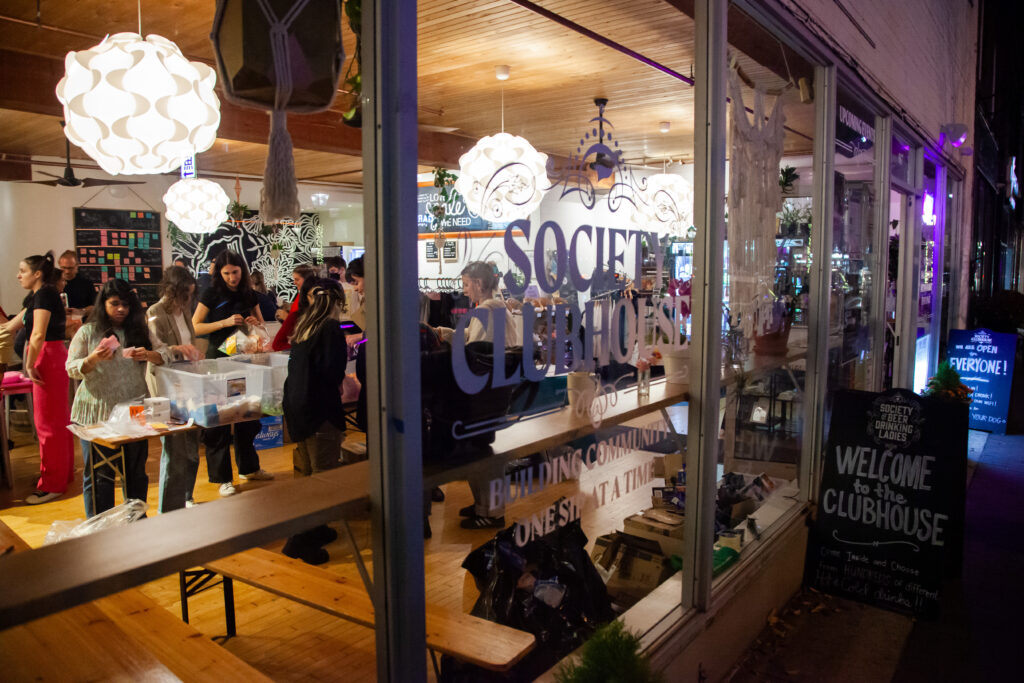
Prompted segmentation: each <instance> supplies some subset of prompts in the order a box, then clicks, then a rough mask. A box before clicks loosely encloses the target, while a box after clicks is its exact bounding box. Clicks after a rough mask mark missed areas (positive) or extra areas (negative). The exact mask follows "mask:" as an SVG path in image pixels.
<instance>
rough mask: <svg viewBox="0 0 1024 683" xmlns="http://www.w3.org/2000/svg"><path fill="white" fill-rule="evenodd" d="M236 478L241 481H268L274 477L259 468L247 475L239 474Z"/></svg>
mask: <svg viewBox="0 0 1024 683" xmlns="http://www.w3.org/2000/svg"><path fill="white" fill-rule="evenodd" d="M238 478H239V479H241V480H242V481H270V480H271V479H273V478H274V475H273V474H271V473H270V472H267V471H266V470H265V469H262V468H261V469H258V470H256V471H255V472H250V473H249V474H239V475H238Z"/></svg>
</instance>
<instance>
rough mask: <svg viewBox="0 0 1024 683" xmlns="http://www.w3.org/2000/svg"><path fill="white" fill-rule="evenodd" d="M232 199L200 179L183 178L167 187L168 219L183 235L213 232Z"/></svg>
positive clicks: (165, 201) (217, 187)
mask: <svg viewBox="0 0 1024 683" xmlns="http://www.w3.org/2000/svg"><path fill="white" fill-rule="evenodd" d="M230 203H231V200H230V199H228V195H227V193H226V192H225V191H224V188H222V187H221V186H220V185H219V184H217V183H215V182H213V181H212V180H204V179H202V178H182V179H181V180H179V181H178V182H176V183H174V184H173V185H171V186H170V187H169V188H167V192H166V193H165V194H164V204H165V205H166V206H167V220H169V221H171V222H172V223H174V224H175V225H176V226H178V227H179V228H180V229H182V230H184V231H185V232H192V233H208V232H213V231H215V230H216V229H217V228H218V227H220V224H221V223H223V222H224V220H225V219H226V218H227V213H228V205H229V204H230Z"/></svg>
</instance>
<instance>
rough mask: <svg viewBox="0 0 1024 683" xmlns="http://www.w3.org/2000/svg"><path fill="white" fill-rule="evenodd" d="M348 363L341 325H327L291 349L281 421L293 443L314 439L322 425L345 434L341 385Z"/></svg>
mask: <svg viewBox="0 0 1024 683" xmlns="http://www.w3.org/2000/svg"><path fill="white" fill-rule="evenodd" d="M347 363H348V348H347V346H346V345H345V333H344V332H343V331H342V329H341V323H328V324H326V325H324V327H323V328H321V329H320V332H318V333H317V334H316V335H315V336H313V337H311V338H310V339H307V340H306V341H304V342H300V343H298V344H293V345H292V349H291V355H290V356H289V357H288V379H286V380H285V383H284V418H285V420H287V421H288V433H289V435H291V438H292V439H293V440H294V441H301V440H302V439H307V438H309V437H311V436H313V434H315V433H316V431H317V430H318V429H319V428H320V426H321V425H322V424H323V423H324V422H330V423H331V424H333V425H334V426H335V427H337V428H338V429H340V430H342V431H344V430H345V411H344V409H343V408H342V407H341V382H342V380H344V379H345V366H346V365H347Z"/></svg>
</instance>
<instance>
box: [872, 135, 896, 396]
mask: <svg viewBox="0 0 1024 683" xmlns="http://www.w3.org/2000/svg"><path fill="white" fill-rule="evenodd" d="M875 126H876V130H875V196H876V197H877V199H876V200H875V225H876V226H877V227H876V228H875V235H874V240H873V246H874V249H875V253H876V254H877V255H878V259H877V261H876V263H877V265H876V272H875V278H874V285H873V288H874V294H873V295H872V301H873V304H872V309H873V310H872V311H871V329H872V330H873V331H874V333H873V335H872V340H871V349H872V354H871V365H872V368H871V376H872V379H873V383H874V386H872V387H868V389H869V390H871V391H881V390H882V373H883V371H884V369H885V326H886V317H885V301H886V297H887V295H888V291H889V220H890V218H891V217H890V216H889V169H890V164H891V163H892V119H891V118H889V117H888V116H878V117H875Z"/></svg>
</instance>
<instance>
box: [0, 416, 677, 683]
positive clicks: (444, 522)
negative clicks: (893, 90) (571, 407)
mask: <svg viewBox="0 0 1024 683" xmlns="http://www.w3.org/2000/svg"><path fill="white" fill-rule="evenodd" d="M684 410H685V409H684ZM680 417H681V416H680V415H677V414H673V421H674V422H676V424H677V425H678V424H679V423H680V422H683V423H685V417H684V416H683V417H682V419H680ZM652 418H653V416H652ZM652 418H649V419H652ZM12 431H13V437H14V439H15V444H16V447H15V449H14V450H13V451H12V454H11V459H12V469H13V471H14V477H15V488H14V490H13V491H10V490H8V489H6V488H3V487H2V486H0V519H2V520H3V521H4V523H6V524H7V525H8V526H10V527H11V528H12V529H13V530H14V531H15V532H16V533H18V534H19V535H21V536H22V538H24V539H25V540H26V541H27V542H28V543H29V544H30V545H32V546H33V547H37V546H39V545H42V543H43V539H44V538H45V536H46V533H47V531H48V530H49V528H50V526H51V524H52V523H53V522H54V521H58V520H75V519H82V518H84V509H83V506H82V489H81V485H82V484H81V482H82V461H81V455H80V454H79V453H77V443H76V467H75V482H74V484H72V487H71V488H70V489H69V490H68V492H67V493H66V494H65V495H64V496H63V497H62V498H60V499H59V500H56V501H53V502H51V503H47V504H44V505H36V506H27V505H25V504H24V502H23V501H24V498H25V496H27V495H28V494H30V493H32V491H33V490H34V487H35V482H36V479H37V478H38V473H39V452H38V446H37V444H36V443H35V442H34V441H33V439H32V435H31V433H29V432H28V431H19V430H18V429H17V428H16V427H14V428H13V429H12ZM150 443H151V447H150V457H149V459H148V462H147V471H148V474H149V479H150V488H149V503H150V508H151V509H150V514H151V515H153V514H156V512H155V510H156V501H157V490H156V485H157V478H158V470H159V459H160V452H159V441H157V440H152V441H151V442H150ZM291 450H292V446H290V445H286V446H285V447H284V448H275V449H271V450H267V451H262V452H261V456H260V457H261V464H262V466H263V468H264V469H266V470H268V471H270V472H273V473H274V474H275V475H276V477H278V478H284V477H290V476H291V469H292V468H291ZM650 457H651V456H650V454H648V453H642V452H633V453H631V454H629V455H628V456H627V457H624V458H622V459H620V460H618V461H616V462H614V463H610V464H608V465H606V466H604V467H601V468H595V469H594V470H593V471H587V470H585V469H584V471H583V474H582V475H581V477H580V480H579V481H568V482H563V483H562V484H559V485H558V486H555V487H552V488H550V489H547V490H544V491H542V492H539V493H536V494H534V495H533V496H531V497H530V498H529V499H527V500H525V501H516V502H514V503H513V504H512V505H510V506H509V508H508V510H507V512H506V522H507V523H512V522H513V521H515V520H517V519H521V518H525V517H527V516H528V515H529V514H531V513H534V512H537V511H538V510H540V509H542V508H543V507H544V506H546V505H548V504H550V503H551V502H553V501H554V500H556V499H557V498H558V497H560V496H563V495H574V494H576V493H577V492H579V491H583V492H587V493H588V494H589V493H590V492H591V491H592V490H593V489H594V488H595V486H599V485H600V483H601V482H606V481H610V480H611V479H612V478H613V477H615V476H617V475H621V474H622V473H624V472H626V471H627V470H630V469H632V468H634V467H636V466H637V465H638V464H640V463H642V462H644V461H647V460H650ZM206 476H207V475H206V463H205V459H204V460H203V461H202V462H201V464H200V470H199V477H198V483H197V485H196V490H195V499H196V501H198V502H199V503H200V504H202V503H204V502H207V501H212V500H215V499H218V498H219V495H218V492H217V485H216V484H211V483H209V482H207V480H206ZM660 484H661V480H658V479H655V480H654V481H651V482H650V483H649V484H648V485H645V486H643V487H641V488H639V489H636V490H634V491H632V492H631V493H629V494H626V495H623V496H622V497H620V498H618V499H617V500H615V501H614V502H608V503H607V504H605V505H603V506H601V507H597V506H596V504H595V501H594V500H593V499H591V500H589V502H588V504H587V505H586V506H585V507H584V512H583V517H582V522H583V528H584V531H585V532H586V533H587V535H588V537H589V538H590V540H591V543H592V542H593V539H594V538H596V537H597V536H598V535H600V534H603V533H609V532H611V531H613V530H615V529H620V530H621V529H622V519H623V518H625V517H626V516H628V515H630V514H632V513H634V512H638V511H641V510H643V509H644V508H646V507H648V506H649V505H650V486H657V485H660ZM273 485H274V482H273V481H270V482H253V483H243V484H241V485H240V486H239V490H240V491H241V493H240V495H245V491H246V490H251V489H254V488H257V487H260V486H273ZM444 491H445V494H446V500H445V501H444V502H442V503H434V504H433V508H432V513H431V528H432V530H433V538H431V539H430V540H428V541H426V557H425V573H426V598H427V600H428V601H429V602H431V603H432V604H435V605H438V606H442V607H447V608H449V609H453V610H456V609H458V610H463V611H467V612H468V611H469V609H470V608H471V607H472V605H473V603H474V602H475V600H476V598H477V593H476V590H475V587H474V586H473V582H472V579H471V578H469V576H468V574H467V573H466V572H465V570H463V569H462V567H461V564H462V561H463V559H465V557H466V555H467V554H468V553H469V552H470V551H471V550H472V549H473V548H475V547H477V546H479V545H481V544H483V543H484V542H486V541H487V540H488V539H489V538H490V537H491V535H492V533H493V531H491V530H481V531H468V530H465V529H462V528H461V527H460V526H459V521H460V519H459V516H458V510H459V508H461V507H463V506H465V505H468V504H469V503H470V502H471V501H472V496H471V494H470V491H469V487H468V486H467V484H466V483H465V482H453V483H451V484H448V485H446V486H445V487H444ZM116 495H117V501H118V502H120V496H121V494H120V491H119V490H118V492H117V494H116ZM350 524H351V527H352V530H353V532H354V535H355V537H356V540H357V544H358V546H359V548H360V551H361V554H362V556H363V559H364V561H365V562H367V564H368V568H369V567H371V566H372V557H371V554H372V553H371V551H370V546H371V540H370V524H369V521H368V520H365V519H364V520H352V521H350ZM334 526H335V527H336V528H337V527H339V525H338V524H334ZM343 537H344V534H342V537H340V538H339V539H338V540H337V541H335V542H334V543H332V544H331V545H329V546H328V547H327V550H328V551H329V553H330V556H331V559H330V562H329V563H328V564H327V565H325V567H326V568H327V569H329V570H331V571H334V572H337V573H338V574H340V575H344V576H348V577H351V578H352V579H354V580H356V581H359V578H358V577H359V575H358V570H357V569H356V565H355V563H354V560H353V556H352V553H351V552H350V550H349V548H348V545H347V544H344V543H343ZM282 545H283V541H281V542H278V543H276V544H272V545H270V546H267V547H268V548H270V549H272V550H279V549H280V547H281V546H282ZM370 571H371V572H372V569H370ZM142 590H143V591H144V592H145V593H146V594H147V595H148V596H149V597H151V598H153V599H154V600H156V601H157V602H158V603H159V604H161V605H162V606H163V607H165V608H167V609H168V610H171V611H173V612H174V613H176V614H180V603H179V595H178V578H177V576H171V577H166V578H164V579H161V580H158V581H154V582H152V583H149V584H146V585H144V586H143V587H142ZM235 604H236V614H237V622H238V635H237V636H236V637H234V638H231V639H230V640H227V641H226V642H225V644H224V647H226V648H228V649H229V650H230V651H231V652H233V653H234V654H236V655H238V656H239V657H240V658H242V659H243V660H245V661H246V662H248V663H249V664H251V665H252V666H253V667H255V668H256V669H258V670H260V671H262V672H263V673H265V674H266V675H267V676H269V677H271V678H273V679H275V680H281V681H314V680H315V681H334V680H337V681H352V682H355V681H373V680H376V671H375V651H374V634H373V632H372V631H371V630H369V629H367V628H364V627H361V626H357V625H354V624H351V623H348V622H345V621H342V620H340V619H336V618H333V617H330V616H328V615H325V614H323V613H321V612H319V611H317V610H314V609H312V608H308V607H305V606H303V605H299V604H297V603H295V602H292V601H290V600H286V599H284V598H278V597H275V596H272V595H270V594H269V593H266V592H263V591H260V590H257V589H255V588H251V587H249V586H245V585H242V584H239V583H238V582H236V583H235ZM189 609H190V616H191V623H192V625H193V626H195V627H196V628H198V629H199V630H200V631H201V632H203V633H204V634H207V635H209V636H213V637H216V636H221V635H223V634H224V633H225V625H224V613H223V601H222V598H221V594H220V592H219V589H214V590H211V591H207V592H206V593H203V594H201V595H198V596H196V597H194V598H192V599H190V600H189ZM424 658H425V659H424V661H425V662H427V661H429V658H428V656H427V655H426V653H424ZM426 666H427V667H428V671H430V676H431V678H432V677H433V672H432V671H431V670H430V669H429V665H426Z"/></svg>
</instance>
